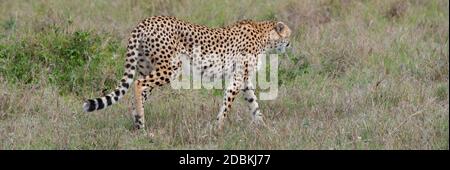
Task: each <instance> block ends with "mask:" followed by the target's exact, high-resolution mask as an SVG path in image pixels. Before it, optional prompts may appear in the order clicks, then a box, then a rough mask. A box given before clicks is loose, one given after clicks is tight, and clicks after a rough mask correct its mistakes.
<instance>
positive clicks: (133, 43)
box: [83, 27, 142, 112]
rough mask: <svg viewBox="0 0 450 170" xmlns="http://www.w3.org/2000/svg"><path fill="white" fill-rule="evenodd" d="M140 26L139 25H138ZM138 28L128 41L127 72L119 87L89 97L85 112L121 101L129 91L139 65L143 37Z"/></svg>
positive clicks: (84, 105) (84, 108)
mask: <svg viewBox="0 0 450 170" xmlns="http://www.w3.org/2000/svg"><path fill="white" fill-rule="evenodd" d="M138 28H139V27H138ZM138 28H136V29H134V30H133V31H132V33H131V36H132V37H131V38H130V39H129V41H128V47H127V48H128V49H127V53H126V54H127V57H126V62H125V73H124V74H123V77H122V79H121V81H120V83H119V85H118V86H117V88H116V89H115V90H114V91H113V92H111V93H109V94H107V95H105V96H103V97H98V98H93V99H88V100H86V101H85V102H84V104H83V110H84V111H85V112H92V111H95V110H101V109H104V108H106V107H108V106H111V105H112V104H114V103H116V102H117V101H119V99H120V98H122V97H123V96H124V95H125V93H126V92H127V91H128V88H129V87H130V86H131V85H132V83H133V78H134V76H135V73H136V68H137V67H136V65H137V57H138V55H139V54H138V53H139V50H138V49H139V43H140V39H141V36H142V35H141V32H140V30H138Z"/></svg>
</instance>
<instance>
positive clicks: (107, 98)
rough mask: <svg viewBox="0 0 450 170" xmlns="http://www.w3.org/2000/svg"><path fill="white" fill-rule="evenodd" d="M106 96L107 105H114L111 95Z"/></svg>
mask: <svg viewBox="0 0 450 170" xmlns="http://www.w3.org/2000/svg"><path fill="white" fill-rule="evenodd" d="M105 98H106V104H107V106H110V105H112V101H111V97H110V96H105Z"/></svg>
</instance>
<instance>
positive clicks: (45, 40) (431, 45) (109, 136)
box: [0, 0, 449, 150]
mask: <svg viewBox="0 0 450 170" xmlns="http://www.w3.org/2000/svg"><path fill="white" fill-rule="evenodd" d="M0 4H1V5H0V82H1V83H0V149H447V150H448V149H449V143H448V141H449V130H448V129H449V104H448V102H449V90H448V89H449V69H448V68H449V55H448V49H449V46H448V45H449V34H448V30H449V27H448V26H449V22H448V19H449V3H448V1H444V0H430V1H418V0H412V1H396V0H393V1H389V0H383V1H348V0H319V1H296V0H281V1H242V2H240V3H235V2H234V1H220V2H214V3H211V2H210V1H204V0H195V1H184V0H180V1H168V2H167V1H159V0H157V1H144V0H133V1H119V0H112V1H87V0H81V1H52V0H50V1H48V0H47V1H46V0H36V1H25V0H17V1H2V2H0ZM130 11H132V12H130ZM151 15H173V16H176V17H178V18H180V19H184V20H187V21H190V22H194V23H198V24H204V25H208V26H215V27H216V26H222V25H226V24H230V23H233V22H235V21H236V20H239V19H244V18H252V19H257V20H266V19H276V20H282V21H284V22H286V23H288V25H289V26H290V27H291V29H292V30H293V39H292V45H293V47H294V48H293V50H292V51H290V52H288V53H287V55H285V56H283V57H281V58H280V59H279V62H280V65H279V69H280V70H279V78H278V79H279V81H280V82H279V84H280V88H279V94H278V98H277V99H276V100H272V101H260V102H259V104H260V106H261V110H262V111H263V114H265V116H266V123H267V124H268V128H261V129H255V128H254V127H253V126H251V125H249V122H250V114H249V113H247V107H246V105H245V101H244V100H243V99H238V100H237V101H236V102H235V104H234V106H233V109H232V112H231V114H230V117H229V121H227V124H226V126H225V131H224V133H223V134H222V135H218V136H217V135H214V134H213V131H212V128H213V126H214V120H215V116H216V114H217V111H218V110H219V104H220V102H221V99H222V97H221V95H217V94H220V93H218V92H217V91H213V90H211V91H207V90H172V89H170V87H165V88H159V89H157V90H156V91H155V92H154V93H153V95H152V96H151V97H150V102H148V103H147V104H146V105H145V109H146V121H147V122H146V129H145V131H133V130H131V126H132V124H131V117H130V115H129V113H130V106H131V103H130V101H131V95H130V94H128V95H126V96H125V97H124V98H123V99H122V100H121V101H120V103H119V104H116V105H114V106H113V107H111V108H108V109H106V110H102V111H98V112H94V113H89V114H87V113H83V112H82V109H81V105H82V101H83V99H84V98H85V97H93V96H99V95H101V94H102V91H103V90H104V89H111V88H114V85H115V84H116V81H117V80H118V77H120V75H121V74H122V70H123V68H122V67H123V62H124V61H123V58H124V57H123V56H124V52H125V46H126V44H125V43H126V38H127V35H128V34H129V31H130V30H131V29H132V28H133V27H134V26H135V25H136V24H137V23H138V22H139V21H140V20H142V19H143V18H146V17H148V16H151Z"/></svg>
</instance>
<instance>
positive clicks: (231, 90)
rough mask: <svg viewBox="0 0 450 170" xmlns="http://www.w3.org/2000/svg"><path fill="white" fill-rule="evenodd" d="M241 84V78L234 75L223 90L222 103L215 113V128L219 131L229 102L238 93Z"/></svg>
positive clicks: (229, 107)
mask: <svg viewBox="0 0 450 170" xmlns="http://www.w3.org/2000/svg"><path fill="white" fill-rule="evenodd" d="M241 86H242V79H241V78H237V77H235V78H234V79H233V81H232V82H231V83H230V84H229V85H228V87H227V89H226V90H225V94H224V98H223V105H222V107H221V108H220V111H219V114H218V115H217V130H219V131H221V130H222V129H223V123H224V120H225V118H226V117H227V113H228V111H230V109H231V104H232V103H233V101H234V99H235V97H236V95H237V94H238V93H239V91H240V88H241Z"/></svg>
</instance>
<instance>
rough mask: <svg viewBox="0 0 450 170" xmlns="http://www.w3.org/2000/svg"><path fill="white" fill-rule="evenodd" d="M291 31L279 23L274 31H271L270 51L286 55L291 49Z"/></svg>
mask: <svg viewBox="0 0 450 170" xmlns="http://www.w3.org/2000/svg"><path fill="white" fill-rule="evenodd" d="M290 36H291V29H289V27H288V26H287V25H286V24H285V23H283V22H277V23H276V24H275V26H274V27H273V29H271V30H270V31H269V42H268V43H269V46H268V48H269V49H276V51H277V52H281V53H284V52H285V51H286V48H289V47H290V43H289V38H290Z"/></svg>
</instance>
